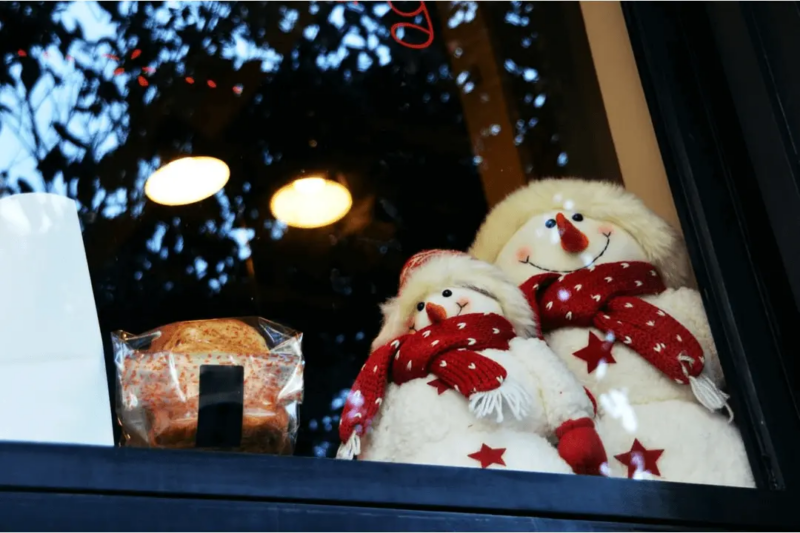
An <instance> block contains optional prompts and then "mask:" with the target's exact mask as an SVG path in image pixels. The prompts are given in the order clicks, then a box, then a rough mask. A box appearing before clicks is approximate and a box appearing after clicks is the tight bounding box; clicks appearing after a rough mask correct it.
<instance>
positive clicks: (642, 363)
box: [545, 288, 754, 487]
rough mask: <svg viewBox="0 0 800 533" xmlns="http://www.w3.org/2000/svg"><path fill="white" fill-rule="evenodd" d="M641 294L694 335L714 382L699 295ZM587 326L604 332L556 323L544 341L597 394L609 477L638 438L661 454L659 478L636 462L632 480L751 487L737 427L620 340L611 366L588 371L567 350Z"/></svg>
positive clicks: (714, 364)
mask: <svg viewBox="0 0 800 533" xmlns="http://www.w3.org/2000/svg"><path fill="white" fill-rule="evenodd" d="M642 299H643V300H645V301H647V302H648V303H650V304H652V305H655V306H656V307H658V308H659V309H662V310H664V311H666V312H667V313H669V314H670V315H671V316H672V317H674V318H675V319H677V320H678V321H679V322H681V324H683V326H684V327H686V328H687V329H688V330H689V331H691V332H692V334H694V336H695V338H697V340H698V341H699V342H700V344H701V346H702V347H703V352H704V353H705V354H706V372H707V373H709V374H711V375H713V374H716V376H714V377H715V378H717V380H718V379H719V378H720V376H721V370H720V368H719V362H718V360H717V355H716V349H715V347H714V342H713V339H712V337H711V332H710V330H709V328H708V323H707V321H706V317H705V314H704V312H703V305H702V301H701V300H700V295H699V294H698V293H697V292H696V291H694V290H691V289H688V288H681V289H677V290H675V289H668V290H667V291H666V292H664V293H662V294H659V295H657V296H646V297H643V298H642ZM589 332H593V333H594V334H595V335H598V336H600V337H603V336H604V333H602V332H601V331H600V330H598V329H596V328H560V329H557V330H555V331H552V332H549V333H547V334H545V339H546V341H547V343H548V345H549V346H550V347H551V348H552V349H553V351H554V352H555V353H556V354H558V355H559V356H560V357H561V358H562V359H563V361H564V362H565V363H566V364H567V366H568V367H569V369H570V370H571V371H572V372H573V373H574V374H575V376H577V377H578V379H579V380H580V381H581V382H582V383H583V385H584V386H585V387H587V388H588V389H589V390H590V391H592V393H593V394H594V395H595V397H596V398H597V403H598V420H597V428H598V429H597V430H598V433H600V437H601V438H602V439H603V444H604V445H605V447H606V451H607V452H608V457H609V468H610V475H611V476H613V477H622V478H625V477H628V467H627V466H626V465H625V464H623V463H622V462H620V461H619V460H617V459H615V457H616V456H618V455H621V454H624V453H626V452H629V451H630V450H631V448H632V446H633V443H634V440H638V441H639V442H640V443H641V444H642V446H643V447H644V448H645V449H647V450H663V453H662V454H661V456H660V457H659V458H658V460H657V462H656V464H657V468H658V470H659V473H660V476H654V475H653V474H652V473H648V472H646V471H644V469H643V468H641V469H638V471H637V472H636V473H635V474H634V476H633V477H635V478H641V479H662V480H664V481H680V482H684V483H701V484H711V485H730V486H738V487H752V486H753V485H754V481H753V475H752V473H751V470H750V467H749V464H748V460H747V456H746V453H745V450H744V446H743V444H742V440H741V436H740V434H739V430H738V429H737V428H736V426H735V425H733V424H729V423H728V419H727V417H726V416H723V415H722V414H720V413H712V412H710V411H709V410H708V409H706V408H705V407H703V406H702V405H700V404H699V403H698V401H697V399H696V398H695V397H694V395H693V394H692V390H691V388H690V387H689V386H687V385H681V384H677V383H675V382H674V381H673V380H671V379H670V378H669V377H667V376H666V375H664V374H663V373H661V372H660V371H659V370H657V369H656V368H654V367H653V366H652V365H651V364H650V363H649V362H647V361H646V360H645V359H644V358H643V357H642V356H641V355H639V354H638V353H636V352H634V351H633V350H631V349H629V348H628V347H626V346H625V345H624V344H623V343H621V342H616V343H614V346H613V348H612V350H611V354H612V356H613V358H614V360H615V361H616V362H615V363H614V364H601V365H600V366H599V367H598V368H597V369H595V370H594V372H592V373H588V372H587V368H588V367H587V364H586V362H585V361H583V360H581V359H579V358H577V357H575V356H574V355H573V354H574V353H575V352H576V351H578V350H580V349H582V348H583V347H585V346H586V344H587V339H588V336H589Z"/></svg>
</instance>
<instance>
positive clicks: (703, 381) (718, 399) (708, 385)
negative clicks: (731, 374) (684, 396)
mask: <svg viewBox="0 0 800 533" xmlns="http://www.w3.org/2000/svg"><path fill="white" fill-rule="evenodd" d="M678 360H679V361H680V362H681V369H682V370H683V375H684V376H686V379H688V380H689V385H690V386H691V387H692V393H693V394H694V397H695V398H697V401H698V402H700V404H701V405H702V406H703V407H705V408H706V409H708V410H709V411H711V412H712V413H713V412H715V411H718V410H720V409H722V408H725V410H726V411H728V423H729V424H730V423H731V422H733V410H732V409H731V406H730V405H728V398H730V396H728V395H727V394H725V393H724V392H722V391H721V390H719V389H718V388H717V386H716V385H714V382H713V381H711V379H709V378H708V376H703V375H702V374H701V375H700V376H697V377H695V376H691V375H689V369H688V368H686V365H685V364H684V363H686V362H688V363H689V364H690V365H691V364H692V363H694V359H692V358H691V357H689V356H686V355H681V356H679V357H678Z"/></svg>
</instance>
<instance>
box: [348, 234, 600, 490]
mask: <svg viewBox="0 0 800 533" xmlns="http://www.w3.org/2000/svg"><path fill="white" fill-rule="evenodd" d="M383 315H384V324H383V328H382V330H381V332H380V334H379V335H378V337H377V338H376V339H375V341H374V343H373V352H372V354H371V355H370V357H369V358H368V360H367V362H366V364H365V365H364V367H363V368H362V369H361V372H360V374H359V376H358V378H357V379H356V381H355V384H354V385H353V387H352V389H351V392H350V394H349V396H348V399H347V402H346V404H345V406H344V409H343V411H342V415H341V423H340V428H339V429H340V437H341V439H342V443H343V444H342V446H341V447H340V449H339V453H338V457H340V458H348V459H349V458H353V457H354V456H358V457H359V459H362V460H372V461H388V462H403V463H416V464H428V465H440V466H461V467H481V468H507V469H514V470H525V471H537V472H555V473H563V474H571V473H573V472H577V473H587V474H598V473H599V472H600V469H601V465H603V464H604V463H605V462H606V455H605V451H604V449H603V446H602V442H601V441H600V439H599V436H598V435H597V433H596V431H595V429H594V422H593V417H594V413H593V411H594V408H593V405H592V401H591V399H590V398H589V397H588V396H587V394H586V392H585V390H584V388H583V387H582V386H581V384H580V383H579V382H578V380H577V379H576V378H575V376H573V375H572V373H571V372H570V371H569V370H568V369H567V367H566V365H565V364H564V363H563V361H561V360H560V359H559V358H558V357H557V356H556V355H555V354H554V353H553V352H552V351H551V350H550V349H549V348H548V347H547V345H546V344H545V343H544V341H542V340H540V339H538V338H535V337H532V335H533V334H534V333H535V332H536V331H537V324H536V322H535V320H534V314H533V312H532V310H531V308H530V306H529V305H528V303H527V302H526V300H525V298H524V296H523V294H522V292H521V291H520V290H519V288H518V287H517V286H516V285H515V284H513V283H512V282H511V281H510V280H508V278H507V277H506V276H505V275H503V274H502V272H501V271H500V269H498V268H497V267H495V266H493V265H490V264H488V263H485V262H482V261H477V260H475V259H474V258H472V257H469V256H468V255H466V254H463V253H458V252H451V251H443V250H433V251H427V252H422V253H420V254H417V255H416V256H414V257H412V258H411V259H410V260H409V261H408V263H406V266H405V267H404V268H403V271H402V274H401V281H400V292H399V295H398V296H397V297H396V298H393V299H391V300H389V301H388V302H387V303H386V304H384V305H383Z"/></svg>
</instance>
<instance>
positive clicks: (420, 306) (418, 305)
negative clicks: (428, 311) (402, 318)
mask: <svg viewBox="0 0 800 533" xmlns="http://www.w3.org/2000/svg"><path fill="white" fill-rule="evenodd" d="M423 309H425V302H420V303H418V304H417V311H422V310H423Z"/></svg>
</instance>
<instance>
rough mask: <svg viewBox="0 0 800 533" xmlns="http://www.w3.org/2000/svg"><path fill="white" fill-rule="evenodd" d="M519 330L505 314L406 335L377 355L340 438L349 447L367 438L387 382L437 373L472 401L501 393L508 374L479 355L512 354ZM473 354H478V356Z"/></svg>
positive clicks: (356, 389)
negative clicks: (352, 438)
mask: <svg viewBox="0 0 800 533" xmlns="http://www.w3.org/2000/svg"><path fill="white" fill-rule="evenodd" d="M515 335H516V334H515V333H514V327H513V326H512V325H511V323H510V322H509V321H508V320H506V319H505V318H503V317H501V316H500V315H496V314H485V315H484V314H468V315H464V316H457V317H453V318H448V319H446V320H443V321H442V322H439V323H437V324H433V325H431V326H428V327H427V328H425V329H422V330H420V331H418V332H416V333H414V334H409V335H403V336H401V337H399V338H397V339H395V340H394V341H392V342H391V343H389V344H387V345H385V346H382V347H380V348H378V349H377V350H375V351H374V352H372V354H371V355H370V356H369V358H368V359H367V362H366V364H365V365H364V366H363V367H362V368H361V372H360V373H359V375H358V377H357V378H356V381H355V383H354V384H353V387H352V389H351V390H350V394H349V395H348V397H347V402H346V403H345V406H344V409H343V411H342V418H341V421H340V424H339V436H340V437H341V439H342V442H347V441H348V440H349V439H350V436H351V435H353V433H355V434H356V435H358V436H362V435H363V434H364V430H365V429H366V428H367V427H369V425H370V423H371V422H372V419H373V418H374V417H375V415H376V414H377V413H378V410H379V408H380V405H381V403H382V402H383V395H384V392H385V390H386V383H387V380H388V379H389V378H390V376H389V370H390V366H391V380H392V381H393V382H394V383H397V384H398V385H401V384H403V383H406V382H407V381H411V380H412V379H419V378H424V377H426V376H427V375H428V374H434V375H435V376H436V377H437V378H438V379H439V380H441V381H442V382H443V383H444V384H445V385H447V386H448V387H450V388H453V389H455V390H456V391H458V392H460V393H461V394H463V395H464V396H465V397H469V396H470V395H471V394H474V393H478V392H486V391H491V390H494V389H497V388H499V387H500V385H501V384H502V383H503V381H504V380H505V379H506V369H505V368H503V367H502V366H501V365H500V364H498V363H496V362H494V361H492V360H491V359H488V358H486V357H484V356H482V355H481V354H479V353H477V352H478V351H480V350H486V349H490V348H494V349H497V350H508V341H509V340H511V339H513V338H514V337H515ZM473 350H474V351H473Z"/></svg>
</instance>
